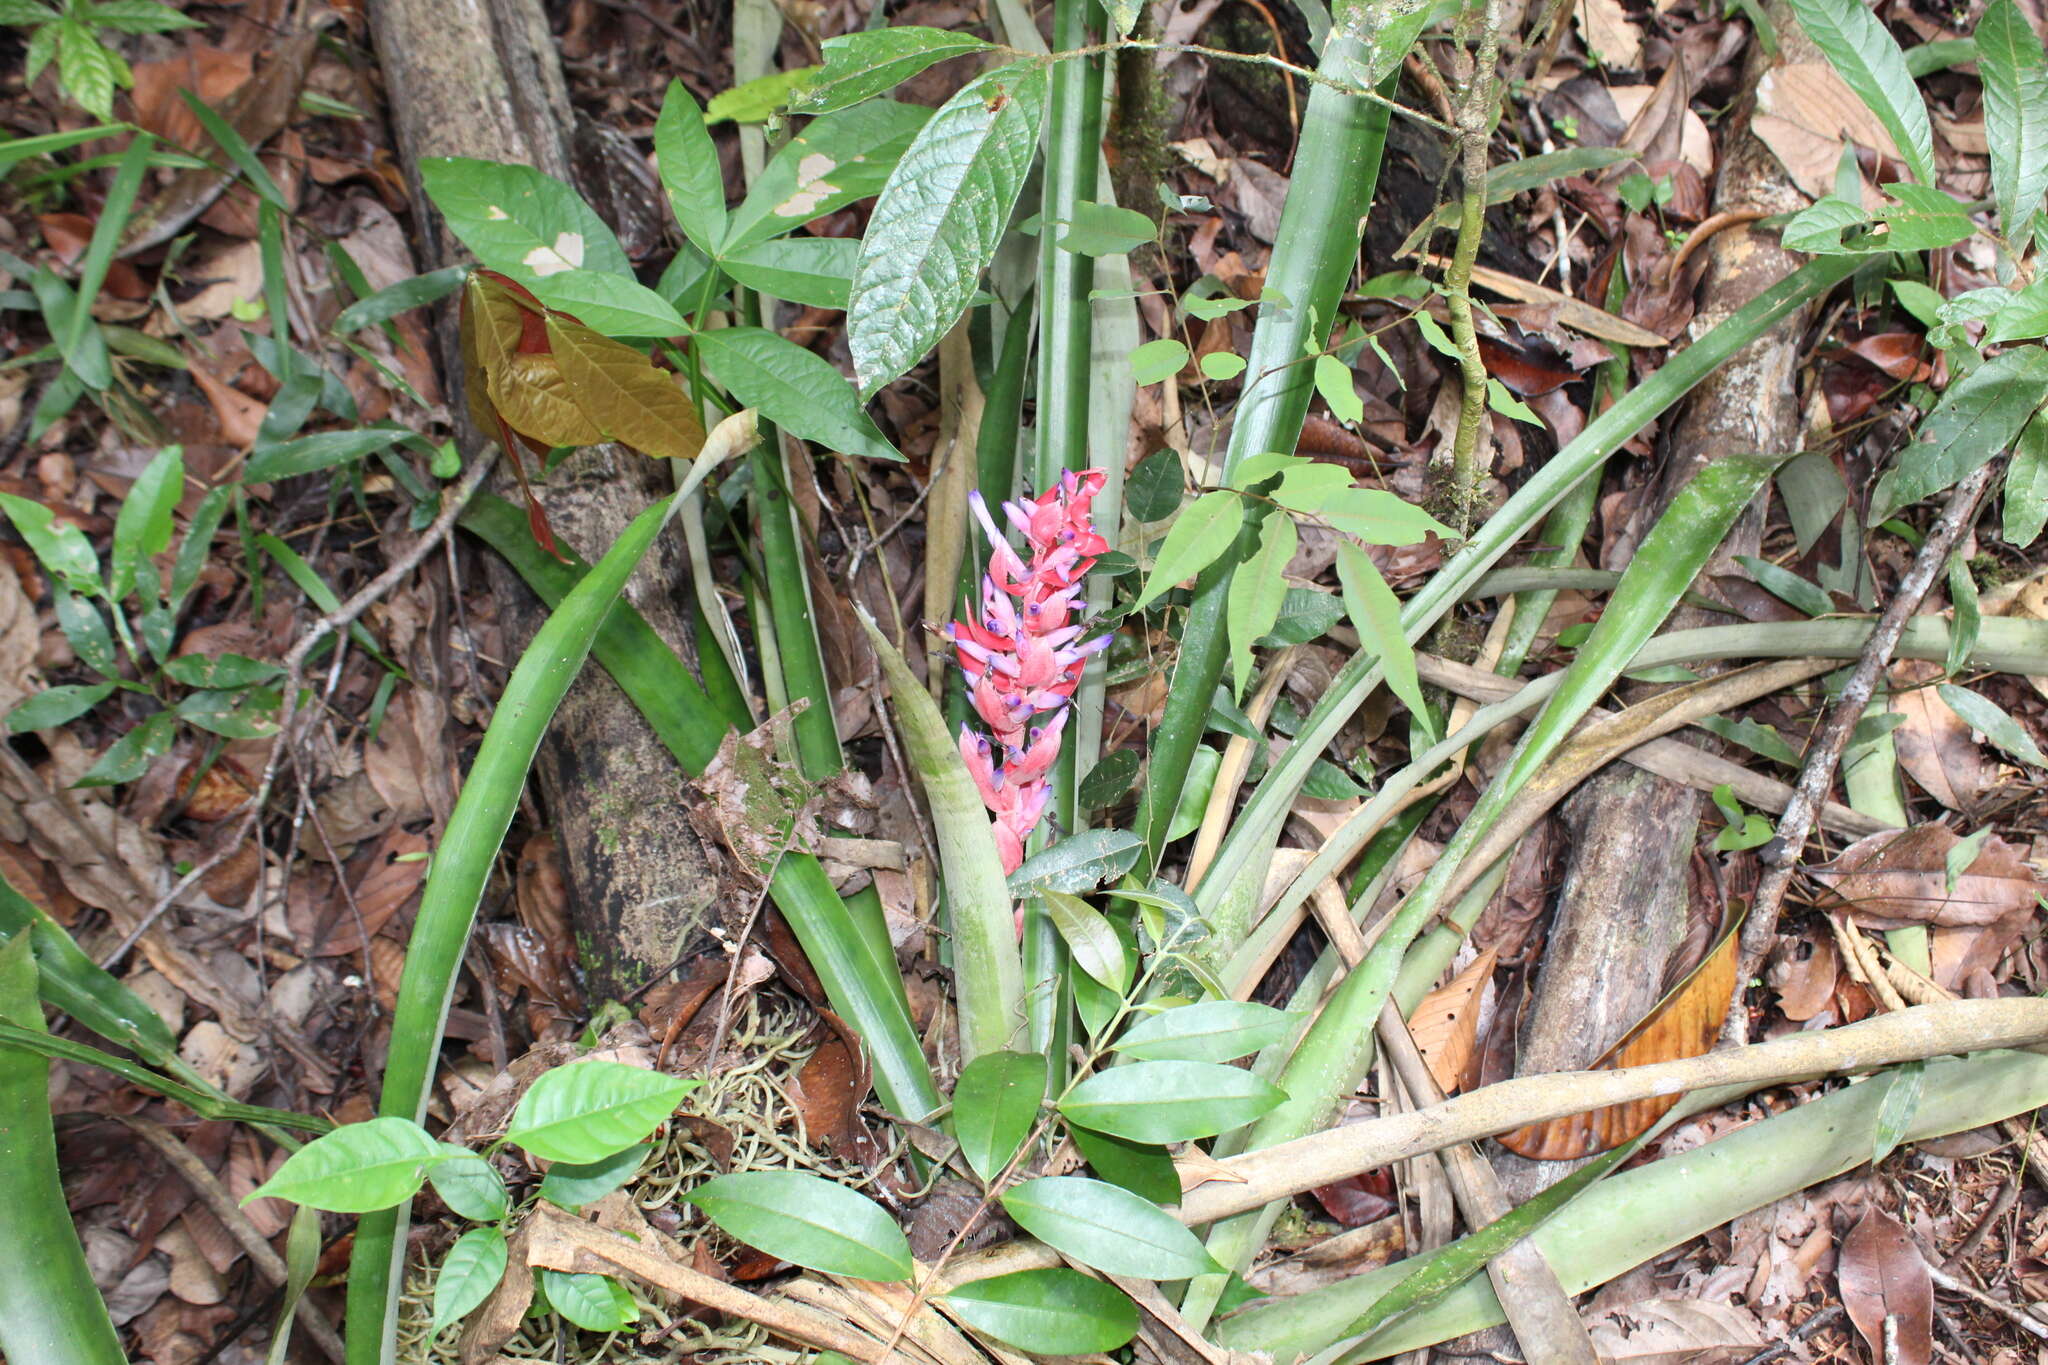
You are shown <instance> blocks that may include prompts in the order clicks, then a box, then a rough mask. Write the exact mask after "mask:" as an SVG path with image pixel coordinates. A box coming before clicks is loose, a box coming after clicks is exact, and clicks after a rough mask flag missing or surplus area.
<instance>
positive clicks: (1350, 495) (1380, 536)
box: [1315, 314, 1458, 545]
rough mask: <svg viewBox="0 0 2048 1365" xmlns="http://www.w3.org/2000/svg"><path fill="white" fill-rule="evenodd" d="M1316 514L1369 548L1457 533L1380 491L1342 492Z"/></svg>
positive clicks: (1414, 543)
mask: <svg viewBox="0 0 2048 1365" xmlns="http://www.w3.org/2000/svg"><path fill="white" fill-rule="evenodd" d="M1424 316H1427V315H1426V314H1425V315H1424ZM1315 514H1316V515H1317V516H1319V517H1321V518H1322V519H1323V520H1324V521H1326V522H1328V523H1329V524H1330V525H1331V526H1333V527H1335V528H1336V529H1337V530H1339V531H1342V532H1344V533H1345V534H1346V535H1352V536H1356V537H1358V538H1359V539H1360V540H1362V541H1364V542H1365V543H1366V544H1368V545H1419V544H1420V543H1422V542H1423V541H1424V540H1426V539H1428V538H1429V537H1430V536H1431V535H1438V536H1442V537H1443V538H1444V539H1446V540H1451V539H1455V538H1456V536H1457V534H1458V533H1457V532H1456V531H1453V530H1452V529H1451V528H1450V527H1448V526H1446V525H1444V524H1443V523H1442V522H1440V521H1438V520H1437V519H1436V518H1435V517H1433V516H1431V515H1430V514H1429V513H1428V512H1425V511H1424V510H1423V509H1421V508H1420V507H1417V506H1416V505H1415V504H1414V503H1412V502H1404V501H1402V500H1401V499H1400V498H1398V497H1396V496H1395V495H1394V494H1392V493H1388V492H1386V491H1384V490H1382V489H1378V488H1343V489H1340V490H1338V491H1337V492H1335V493H1333V494H1331V495H1330V496H1328V497H1326V498H1324V499H1323V500H1322V501H1321V502H1320V503H1319V504H1318V505H1317V507H1316V512H1315Z"/></svg>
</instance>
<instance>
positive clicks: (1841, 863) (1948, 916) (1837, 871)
mask: <svg viewBox="0 0 2048 1365" xmlns="http://www.w3.org/2000/svg"><path fill="white" fill-rule="evenodd" d="M1961 842H1962V840H1961V839H1960V838H1959V837H1957V835H1956V832H1955V831H1954V830H1952V829H1950V828H1948V827H1947V826H1946V825H1917V826H1915V827H1914V828H1912V829H1908V830H1882V831H1880V832H1879V833H1876V834H1872V835H1868V836H1866V837H1864V838H1862V839H1858V840H1857V841H1856V842H1855V843H1853V844H1851V845H1849V846H1848V847H1847V848H1845V849H1843V850H1842V852H1841V855H1840V856H1839V857H1837V858H1836V859H1835V860H1834V862H1832V863H1830V864H1828V865H1827V866H1826V867H1816V868H1809V869H1808V875H1809V876H1811V877H1812V878H1813V879H1814V880H1815V881H1817V882H1819V883H1821V885H1823V886H1825V887H1827V888H1829V889H1830V890H1831V891H1832V892H1833V893H1834V896H1833V897H1829V898H1827V899H1828V901H1829V903H1830V904H1831V905H1832V906H1833V907H1834V908H1839V909H1843V910H1847V911H1848V912H1849V913H1850V914H1853V915H1854V916H1855V917H1856V922H1857V923H1859V924H1861V925H1864V926H1865V927H1866V928H1872V929H1898V928H1902V927H1904V926H1906V925H1913V924H1934V925H1967V924H1994V923H1996V922H1997V921H1999V920H2002V919H2004V918H2005V917H2006V916H2008V915H2012V914H2016V913H2020V912H2023V911H2028V910H2031V909H2033V907H2034V904H2035V901H2036V899H2037V898H2038V897H2039V895H2040V894H2041V890H2042V887H2041V884H2040V882H2038V881H2037V880H2035V878H2034V873H2033V870H2032V869H2031V868H2029V867H2028V866H2027V863H2026V851H2025V850H2024V849H2022V848H2020V847H2019V846H2018V845H2017V844H2009V843H2007V842H2006V841H2005V840H2003V839H2000V838H1998V837H1996V836H1995V835H1994V836H1993V837H1991V838H1989V839H1986V840H1985V841H1984V845H1983V847H1982V848H1980V849H1978V850H1977V856H1976V857H1975V858H1974V859H1973V860H1971V862H1970V865H1969V866H1968V867H1967V868H1965V869H1964V870H1963V872H1962V873H1961V875H1959V876H1958V877H1957V878H1956V879H1955V886H1954V888H1953V889H1951V888H1950V887H1949V884H1948V859H1949V856H1950V853H1951V851H1952V850H1953V849H1954V848H1955V847H1956V845H1958V844H1960V843H1961ZM1837 898H1839V899H1837Z"/></svg>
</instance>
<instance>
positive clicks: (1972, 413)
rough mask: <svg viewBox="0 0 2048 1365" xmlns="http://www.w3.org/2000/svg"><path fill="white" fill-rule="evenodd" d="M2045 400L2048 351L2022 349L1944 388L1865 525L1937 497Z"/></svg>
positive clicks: (1998, 447)
mask: <svg viewBox="0 0 2048 1365" xmlns="http://www.w3.org/2000/svg"><path fill="white" fill-rule="evenodd" d="M2043 398H2048V350H2043V349H2042V348H2041V347H2039V346H2022V347H2019V348H2017V349H2014V350H2010V351H2006V352H2005V353H2004V354H2002V355H1998V356H1994V357H1992V358H1991V359H1990V360H1988V361H1986V362H1985V363H1984V364H1983V365H1981V366H1979V367H1978V368H1977V369H1975V370H1973V371H1971V372H1970V373H1969V374H1968V375H1966V376H1964V377H1963V378H1962V379H1959V380H1957V381H1956V382H1955V383H1953V384H1951V385H1949V387H1948V391H1947V392H1945V393H1943V394H1942V396H1941V401H1940V402H1939V403H1937V404H1936V405H1935V408H1934V410H1933V411H1932V412H1930V413H1928V414H1927V417H1926V420H1924V421H1922V422H1921V423H1920V431H1919V433H1918V435H1917V437H1916V438H1915V440H1914V442H1913V444H1912V445H1910V446H1908V447H1906V449H1905V450H1903V451H1902V452H1900V454H1899V458H1898V463H1897V464H1896V465H1895V466H1894V467H1893V468H1892V469H1891V470H1890V471H1889V472H1888V473H1886V474H1885V476H1884V477H1883V478H1881V479H1879V480H1878V484H1877V489H1876V491H1875V492H1874V493H1873V494H1872V495H1871V504H1872V506H1871V509H1870V521H1871V524H1872V525H1876V524H1877V523H1879V522H1881V521H1884V520H1885V519H1886V518H1888V517H1890V516H1891V515H1892V514H1893V513H1895V512H1897V511H1898V510H1899V509H1900V508H1902V507H1905V506H1907V505H1909V504H1911V503H1915V502H1918V501H1919V500H1920V499H1922V498H1925V497H1929V496H1931V495H1933V494H1935V493H1939V492H1940V491H1942V490H1943V489H1945V488H1948V487H1950V486H1951V485H1953V484H1954V483H1955V482H1956V481H1957V480H1958V479H1961V478H1962V477H1963V476H1964V475H1966V474H1968V473H1969V472H1970V471H1972V470H1974V469H1975V468H1977V466H1979V465H1981V464H1983V463H1984V462H1985V461H1986V460H1989V459H1990V458H1991V457H1992V456H1994V455H1997V454H1998V453H1999V452H2001V451H2003V450H2005V449H2007V448H2008V447H2009V446H2011V445H2012V443H2013V440H2014V438H2015V437H2017V436H2018V435H2019V434H2020V431H2021V429H2022V428H2024V427H2025V426H2026V424H2027V422H2028V420H2029V419H2030V418H2032V417H2033V415H2034V410H2035V409H2036V408H2038V407H2040V406H2041V400H2042V399H2043Z"/></svg>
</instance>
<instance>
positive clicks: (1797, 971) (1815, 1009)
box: [1770, 934, 1841, 1024]
mask: <svg viewBox="0 0 2048 1365" xmlns="http://www.w3.org/2000/svg"><path fill="white" fill-rule="evenodd" d="M1802 944H1803V945H1804V946H1805V947H1806V948H1807V949H1809V951H1808V953H1807V955H1806V956H1804V957H1800V956H1799V955H1798V954H1799V948H1800V946H1801V945H1802ZM1840 975H1841V956H1840V954H1838V953H1837V952H1836V951H1835V941H1834V938H1833V937H1832V936H1830V935H1827V934H1808V935H1806V936H1805V937H1803V938H1800V939H1796V940H1788V942H1787V947H1786V950H1785V952H1784V953H1782V954H1781V955H1780V956H1779V957H1778V960H1777V961H1776V962H1775V963H1773V964H1772V966H1771V975H1770V981H1771V987H1772V989H1774V990H1776V991H1777V992H1778V1009H1779V1010H1780V1011H1781V1012H1782V1013H1783V1014H1784V1016H1785V1017H1786V1018H1787V1019H1790V1020H1792V1021H1793V1022H1794V1023H1798V1024H1803V1023H1805V1022H1806V1021H1807V1020H1809V1019H1811V1018H1813V1017H1814V1016H1815V1015H1816V1014H1819V1013H1820V1012H1821V1011H1822V1010H1824V1009H1826V1008H1827V1007H1828V1006H1829V1005H1831V1004H1833V1003H1834V999H1835V986H1836V981H1837V978H1838V977H1840Z"/></svg>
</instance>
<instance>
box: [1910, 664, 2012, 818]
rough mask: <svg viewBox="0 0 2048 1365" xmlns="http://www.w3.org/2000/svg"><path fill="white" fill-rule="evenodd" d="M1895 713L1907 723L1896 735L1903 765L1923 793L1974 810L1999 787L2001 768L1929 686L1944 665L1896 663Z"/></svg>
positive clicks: (1952, 807)
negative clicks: (1985, 752)
mask: <svg viewBox="0 0 2048 1365" xmlns="http://www.w3.org/2000/svg"><path fill="white" fill-rule="evenodd" d="M1891 676H1892V682H1893V684H1894V691H1893V693H1892V698H1891V706H1892V710H1894V711H1896V712H1898V713H1899V714H1900V715H1902V716H1904V717H1905V718H1906V719H1905V723H1904V724H1902V725H1900V726H1899V728H1898V729H1896V730H1894V731H1892V737H1893V743H1894V744H1895V745H1896V746H1897V748H1898V752H1899V766H1900V767H1902V768H1904V769H1905V770H1906V772H1907V774H1908V775H1909V776H1910V777H1911V778H1912V779H1913V781H1915V782H1916V783H1918V784H1919V786H1920V789H1921V790H1922V791H1924V792H1926V793H1927V794H1928V795H1929V796H1931V797H1933V798H1934V799H1935V800H1936V801H1939V802H1940V803H1941V804H1942V805H1943V806H1945V807H1947V808H1948V809H1950V810H1955V811H1970V810H1974V809H1976V807H1977V806H1978V804H1979V803H1980V802H1982V801H1983V800H1984V798H1985V797H1986V796H1987V795H1988V794H1989V793H1990V792H1991V791H1992V790H1993V789H1994V788H1996V787H1997V786H1998V785H1999V768H1998V765H1997V764H1996V763H1994V762H1992V761H1991V760H1990V759H1988V758H1986V757H1985V755H1984V750H1983V749H1982V748H1981V747H1980V746H1979V745H1978V744H1977V742H1976V740H1974V739H1972V738H1971V736H1970V727H1969V726H1968V725H1967V724H1965V723H1964V721H1963V719H1962V718H1961V717H1960V716H1958V715H1956V713H1955V712H1954V711H1952V710H1950V709H1949V706H1948V703H1947V702H1945V701H1943V700H1942V699H1941V697H1940V695H1939V694H1938V693H1937V692H1936V691H1935V690H1934V688H1933V687H1932V686H1931V685H1930V684H1932V683H1934V682H1938V681H1939V680H1940V679H1941V678H1942V676H1943V674H1942V668H1941V665H1940V664H1938V663H1934V662H1932V661H1929V660H1919V659H1910V660H1905V661H1902V662H1900V663H1897V664H1894V665H1892V670H1891Z"/></svg>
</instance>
